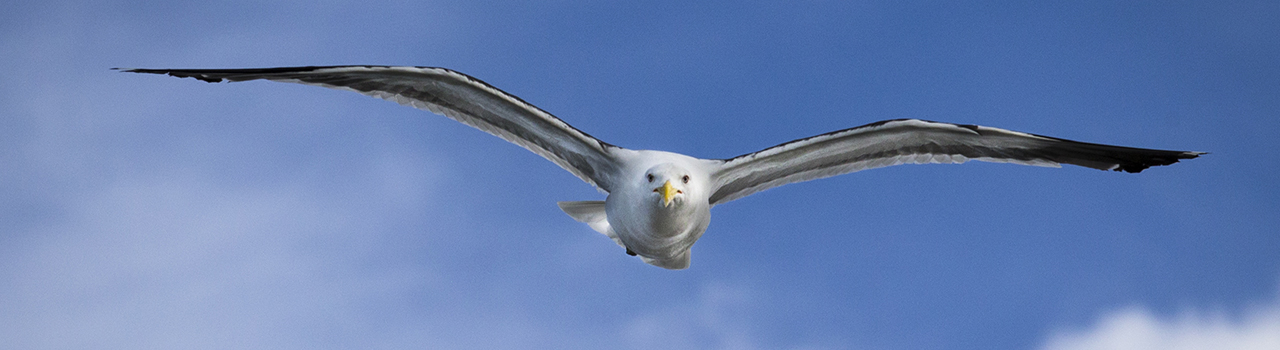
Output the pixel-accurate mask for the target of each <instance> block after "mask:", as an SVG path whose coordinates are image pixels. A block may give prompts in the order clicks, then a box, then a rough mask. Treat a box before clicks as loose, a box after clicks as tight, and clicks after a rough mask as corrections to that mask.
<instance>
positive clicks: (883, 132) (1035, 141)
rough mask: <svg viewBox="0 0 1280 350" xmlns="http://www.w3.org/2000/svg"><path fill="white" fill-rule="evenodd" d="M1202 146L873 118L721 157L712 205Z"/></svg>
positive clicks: (1136, 158)
mask: <svg viewBox="0 0 1280 350" xmlns="http://www.w3.org/2000/svg"><path fill="white" fill-rule="evenodd" d="M1201 154H1204V153H1203V152H1183V151H1164V150H1153V149H1143V148H1130V147H1120V146H1108V145H1100V144H1094V143H1084V142H1077V141H1071V140H1064V139H1059V138H1054V137H1048V136H1040V135H1033V134H1027V133H1021V132H1017V131H1010V130H1004V129H998V128H992V127H986V126H977V125H959V124H950V123H939V122H931V121H926V120H916V119H898V120H886V121H880V122H875V123H871V124H867V125H863V126H859V127H856V128H850V129H845V130H840V131H835V132H830V133H826V134H822V135H818V136H813V137H809V138H805V139H800V140H795V141H791V142H787V143H784V144H781V145H777V146H774V147H770V148H768V149H765V150H762V151H759V152H755V153H751V154H744V155H741V156H737V157H734V158H731V159H725V160H721V161H720V164H718V165H716V166H715V167H714V169H713V170H712V174H713V175H712V181H713V182H714V183H713V185H714V186H715V190H714V191H712V195H711V198H710V202H711V204H712V205H715V204H719V203H724V202H728V201H731V200H734V199H738V198H742V197H744V196H746V195H749V194H752V193H756V192H759V191H763V190H765V189H769V188H772V187H777V186H781V185H785V184H788V183H793V182H800V181H808V180H813V179H820V178H824V177H829V176H835V175H840V174H845V173H851V172H855V171H859V170H866V169H874V168H879V167H886V166H891V165H898V164H912V163H915V164H919V163H963V162H965V161H967V160H969V159H973V160H979V161H985V162H997V163H1016V164H1024V165H1038V166H1050V167H1058V166H1059V164H1060V163H1066V164H1074V165H1079V166H1084V167H1089V168H1094V169H1101V170H1115V171H1127V172H1131V173H1136V172H1139V171H1142V170H1143V169H1146V168H1148V167H1152V166H1157V165H1169V164H1173V163H1177V162H1178V160H1179V159H1191V158H1195V157H1197V156H1199V155H1201Z"/></svg>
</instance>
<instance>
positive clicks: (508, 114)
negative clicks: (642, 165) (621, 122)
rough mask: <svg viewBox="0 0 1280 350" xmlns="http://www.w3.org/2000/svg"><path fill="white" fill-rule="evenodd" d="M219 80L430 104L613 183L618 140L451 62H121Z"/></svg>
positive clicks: (596, 180) (599, 183) (602, 183)
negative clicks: (184, 65) (227, 65)
mask: <svg viewBox="0 0 1280 350" xmlns="http://www.w3.org/2000/svg"><path fill="white" fill-rule="evenodd" d="M120 70H123V71H125V72H133V73H151V74H168V75H171V76H175V77H181V78H195V79H200V80H203V81H207V82H211V83H215V82H221V81H223V80H226V81H233V82H235V81H245V80H257V79H265V80H272V81H279V82H286V83H298V84H306V85H314V86H321V87H326V88H331V89H339V90H348V91H354V92H358V93H361V94H365V95H369V96H373V97H377V98H381V99H385V100H390V101H395V102H397V103H400V104H402V105H406V106H411V107H415V108H418V109H425V110H428V111H431V112H435V113H437V114H441V115H444V116H446V117H449V118H451V119H453V120H457V121H459V122H462V123H463V124H467V125H470V126H472V127H475V128H477V129H480V130H483V131H484V132H487V133H490V134H493V135H494V136H497V137H501V138H502V139H503V140H507V141H510V142H511V143H514V144H517V145H520V147H524V148H526V149H528V150H530V151H533V153H537V154H538V155H540V156H542V157H543V158H546V159H547V160H550V161H552V162H554V163H556V165H559V166H560V167H562V168H564V169H565V170H568V171H569V172H571V173H573V174H574V175H576V176H578V177H579V178H581V179H582V180H583V181H586V182H587V183H590V184H592V185H595V186H596V187H598V188H600V189H602V190H604V191H609V189H610V187H611V186H610V183H609V180H608V176H607V174H611V173H614V171H615V170H616V169H614V168H615V167H617V163H616V162H615V159H614V156H613V155H612V154H611V153H610V151H611V150H612V149H616V148H618V147H617V146H613V145H610V144H608V143H605V142H604V141H600V140H598V139H596V138H594V137H591V135H587V133H584V132H582V131H579V130H578V129H575V128H573V127H572V126H569V124H567V123H565V122H564V121H562V120H560V119H559V118H556V117H555V116H553V115H551V114H550V113H547V112H546V111H543V110H542V109H539V108H538V107H535V106H533V105H531V104H529V103H527V102H524V101H523V100H521V99H520V98H518V97H515V96H512V95H511V94H508V93H506V92H503V91H502V90H498V89H497V88H495V87H493V86H491V85H489V84H487V83H485V82H483V81H480V80H479V79H476V78H472V77H470V76H468V75H466V74H462V73H458V72H455V71H452V70H449V69H444V68H434V67H389V66H331V67H282V68H255V69H120Z"/></svg>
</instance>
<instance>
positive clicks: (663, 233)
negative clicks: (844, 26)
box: [113, 66, 1205, 270]
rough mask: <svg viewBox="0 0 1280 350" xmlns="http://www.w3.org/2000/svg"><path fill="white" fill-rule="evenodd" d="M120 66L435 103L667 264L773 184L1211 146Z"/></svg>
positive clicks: (571, 210)
mask: <svg viewBox="0 0 1280 350" xmlns="http://www.w3.org/2000/svg"><path fill="white" fill-rule="evenodd" d="M113 69H114V70H119V71H124V72H132V73H149V74H167V75H170V76H174V77H180V78H195V79H199V80H203V81H206V82H211V83H216V82H222V81H230V82H238V81H247V80H259V79H263V80H270V81H277V82H286V83H297V84H305V85H313V86H320V87H326V88H331V89H338V90H347V91H353V92H357V93H361V94H364V95H368V96H373V97H377V98H381V99H385V100H390V101H394V102H397V103H400V104H402V105H406V106H410V107H414V108H418V109H424V110H427V111H431V112H434V113H436V114H440V115H443V116H445V117H448V118H451V119H453V120H456V121H459V122H461V123H463V124H466V125H470V126H472V127H474V128H476V129H480V130H482V131H484V132H487V133H489V134H492V135H494V136H497V137H500V138H502V139H503V140H507V141H509V142H511V143H514V144H516V145H519V146H520V147H524V148H525V149H528V150H529V151H532V152H533V153H536V154H537V155H539V156H542V157H543V158H546V159H547V160H550V161H551V162H552V163H555V164H556V165H559V166H560V167H561V168H564V169H565V170H568V171H569V172H570V173H573V175H575V176H577V177H578V178H580V179H582V181H586V182H587V183H588V184H591V185H593V186H595V187H596V188H597V189H598V190H600V191H601V192H603V193H605V194H606V195H607V197H606V198H605V200H603V201H573V202H558V203H557V204H558V205H559V207H560V209H561V210H563V211H564V212H565V213H566V214H569V216H570V217H572V218H573V219H574V220H577V221H579V222H582V223H585V224H587V225H588V226H590V227H591V228H592V229H593V230H595V231H597V232H600V233H603V234H605V235H606V236H608V237H609V238H610V239H612V240H613V241H614V242H615V243H617V244H618V245H619V246H622V248H624V249H626V253H627V254H628V255H632V256H638V257H639V258H640V259H642V260H643V261H644V262H645V263H648V264H651V265H654V266H658V267H662V268H666V269H673V270H678V269H685V268H688V267H689V261H690V248H691V247H693V244H694V242H697V241H698V238H699V237H702V234H703V232H705V231H706V230H707V225H708V224H710V223H711V208H712V207H714V206H716V205H718V204H723V203H727V202H729V201H732V200H735V199H738V198H742V197H745V196H747V195H750V194H752V193H756V192H760V191H763V190H766V189H769V188H773V187H777V186H781V185H785V184H789V183H793V182H801V181H809V180H814V179H821V178H825V177H831V176H835V175H840V174H847V173H851V172H855V171H861V170H867V169H874V168H881V167H886V166H892V165H899V164H925V163H964V162H966V161H969V160H977V161H983V162H995V163H1014V164H1023V165H1035V166H1046V167H1060V166H1061V164H1072V165H1078V166H1083V167H1088V168H1094V169H1101V170H1114V171H1125V172H1130V173H1136V172H1140V171H1142V170H1143V169H1146V168H1149V167H1152V166H1158V165H1169V164H1173V163H1177V162H1178V161H1179V160H1181V159H1192V158H1196V157H1198V156H1200V155H1202V154H1205V153H1204V152H1186V151H1167V150H1155V149H1143V148H1130V147H1120V146H1110V145H1102V144H1094V143H1085V142H1077V141H1071V140H1066V139H1060V138H1055V137H1048V136H1041V135H1035V134H1028V133H1023V132H1017V131H1011V130H1005V129H998V128H993V127H987V126H978V125H964V124H951V123H941V122H934V121H927V120H919V119H894V120H884V121H878V122H874V123H871V124H867V125H863V126H859V127H854V128H849V129H844V130H837V131H832V132H829V133H825V134H821V135H817V136H812V137H807V138H802V139H798V140H794V141H789V142H786V143H782V144H779V145H777V146H773V147H769V148H766V149H764V150H761V151H759V152H754V153H748V154H743V155H740V156H737V157H733V158H728V159H703V158H695V157H691V156H687V155H683V154H678V153H672V152H663V151H656V150H632V149H627V148H622V147H618V146H615V145H612V144H609V143H607V142H604V141H601V140H600V139H597V138H595V137H592V136H591V135H588V134H587V133H585V132H582V131H581V130H578V129H576V128H574V127H572V126H570V125H569V124H567V123H565V122H564V121H563V120H560V118H556V117H555V116H553V115H551V113H547V112H546V111H544V110H542V109H540V108H538V107H535V106H534V105H532V104H529V103H527V102H525V101H524V100H521V99H520V98H519V97H516V96H513V95H511V94H508V93H506V92H503V91H502V90H499V89H498V88H495V87H493V86H492V85H489V84H488V83H485V82H483V81H480V80H479V79H476V78H473V77H471V76H468V75H466V74H462V73H459V72H456V71H453V70H450V69H446V68H437V67H412V66H323V67H321V66H309V67H279V68H248V69H133V68H113Z"/></svg>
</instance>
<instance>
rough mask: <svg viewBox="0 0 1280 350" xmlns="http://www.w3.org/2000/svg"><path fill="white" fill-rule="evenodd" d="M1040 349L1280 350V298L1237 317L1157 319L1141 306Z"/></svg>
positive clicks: (1214, 314)
mask: <svg viewBox="0 0 1280 350" xmlns="http://www.w3.org/2000/svg"><path fill="white" fill-rule="evenodd" d="M1041 349H1043V350H1111V349H1115V350H1120V349H1124V350H1143V349H1151V350H1192V349H1197V350H1198V349H1206V350H1208V349H1212V350H1277V349H1280V298H1277V299H1275V300H1272V301H1270V302H1268V303H1265V304H1260V305H1255V306H1254V307H1251V308H1248V309H1247V310H1246V311H1244V312H1243V313H1242V314H1241V315H1238V316H1234V317H1233V316H1230V315H1226V314H1224V313H1221V312H1198V311H1184V312H1182V313H1181V314H1179V315H1177V316H1174V317H1168V318H1165V317H1160V316H1157V315H1155V314H1153V313H1152V312H1151V311H1149V310H1147V309H1146V308H1143V307H1128V308H1124V309H1121V310H1117V311H1113V312H1111V313H1109V314H1107V315H1106V316H1103V317H1102V318H1101V319H1100V320H1099V321H1098V322H1097V323H1096V324H1094V325H1093V326H1092V327H1090V328H1087V329H1082V330H1070V331H1059V332H1057V333H1056V334H1054V335H1052V336H1051V337H1050V338H1049V340H1048V342H1046V344H1045V345H1044V346H1043V347H1041Z"/></svg>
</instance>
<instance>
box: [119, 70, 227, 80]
mask: <svg viewBox="0 0 1280 350" xmlns="http://www.w3.org/2000/svg"><path fill="white" fill-rule="evenodd" d="M111 70H114V71H120V72H125V73H145V74H160V75H168V76H171V77H178V78H192V79H197V80H200V81H204V82H207V83H220V82H222V81H224V80H225V79H223V78H222V77H211V76H208V75H206V74H201V73H200V72H198V71H195V70H173V69H147V68H111Z"/></svg>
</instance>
